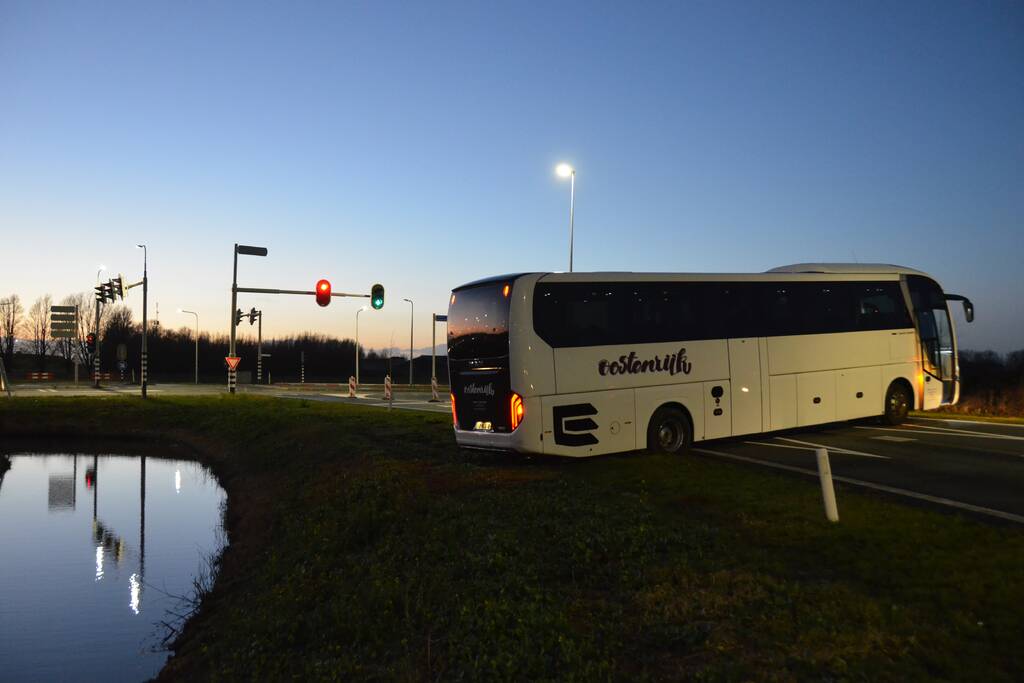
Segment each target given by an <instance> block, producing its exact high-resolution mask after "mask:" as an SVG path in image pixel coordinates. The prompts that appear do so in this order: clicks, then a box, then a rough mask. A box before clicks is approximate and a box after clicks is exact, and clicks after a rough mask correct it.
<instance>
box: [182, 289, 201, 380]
mask: <svg viewBox="0 0 1024 683" xmlns="http://www.w3.org/2000/svg"><path fill="white" fill-rule="evenodd" d="M178 313H188V314H190V315H194V316H195V317H196V384H199V314H198V313H196V312H195V311H186V310H185V309H184V308H179V309H178Z"/></svg>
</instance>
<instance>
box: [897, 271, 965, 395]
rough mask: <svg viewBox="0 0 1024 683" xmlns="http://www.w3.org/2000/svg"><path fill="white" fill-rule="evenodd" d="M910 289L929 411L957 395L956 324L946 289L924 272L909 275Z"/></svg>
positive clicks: (908, 285) (908, 286)
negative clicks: (954, 339) (952, 320)
mask: <svg viewBox="0 0 1024 683" xmlns="http://www.w3.org/2000/svg"><path fill="white" fill-rule="evenodd" d="M907 288H908V289H909V290H910V300H911V302H912V304H913V307H914V320H915V321H916V322H917V332H918V337H919V339H920V342H921V365H922V370H923V371H924V405H923V406H922V407H923V408H924V409H925V410H929V409H931V408H937V407H939V406H940V405H943V404H947V403H952V402H953V400H954V398H955V396H956V382H957V377H956V347H955V345H954V342H953V324H952V322H951V321H950V319H949V309H948V307H947V306H946V297H945V295H944V294H943V293H942V289H941V288H940V287H939V285H938V284H937V283H936V282H935V281H934V280H931V279H929V278H926V277H922V276H920V275H908V276H907Z"/></svg>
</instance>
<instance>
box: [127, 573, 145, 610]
mask: <svg viewBox="0 0 1024 683" xmlns="http://www.w3.org/2000/svg"><path fill="white" fill-rule="evenodd" d="M128 586H129V592H130V593H131V597H130V598H129V600H128V606H129V607H131V608H132V611H133V612H135V613H136V614H138V613H139V603H140V597H139V596H140V594H141V592H142V584H141V583H139V575H138V574H132V575H131V576H130V577H128Z"/></svg>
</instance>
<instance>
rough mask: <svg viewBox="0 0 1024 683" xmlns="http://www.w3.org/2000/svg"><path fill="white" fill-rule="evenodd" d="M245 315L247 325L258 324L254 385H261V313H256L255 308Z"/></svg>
mask: <svg viewBox="0 0 1024 683" xmlns="http://www.w3.org/2000/svg"><path fill="white" fill-rule="evenodd" d="M246 315H247V316H248V317H249V324H250V325H252V324H253V323H254V322H257V321H258V322H259V325H258V326H257V327H256V384H263V311H257V310H256V308H255V307H253V309H252V310H251V311H249V312H248V313H246Z"/></svg>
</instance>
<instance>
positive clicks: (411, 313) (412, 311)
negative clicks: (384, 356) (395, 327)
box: [402, 299, 416, 387]
mask: <svg viewBox="0 0 1024 683" xmlns="http://www.w3.org/2000/svg"><path fill="white" fill-rule="evenodd" d="M402 301H408V302H409V386H410V387H412V321H413V316H414V314H415V313H416V306H415V305H414V304H413V303H412V299H402Z"/></svg>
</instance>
